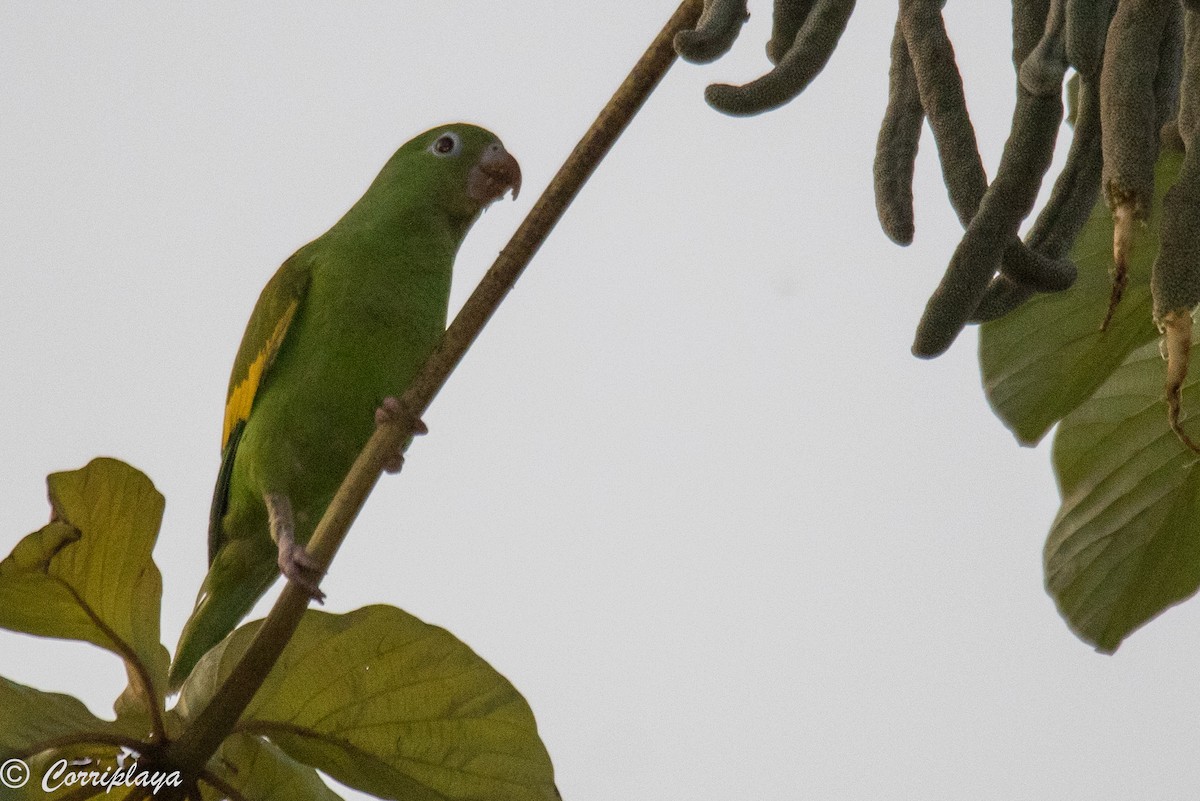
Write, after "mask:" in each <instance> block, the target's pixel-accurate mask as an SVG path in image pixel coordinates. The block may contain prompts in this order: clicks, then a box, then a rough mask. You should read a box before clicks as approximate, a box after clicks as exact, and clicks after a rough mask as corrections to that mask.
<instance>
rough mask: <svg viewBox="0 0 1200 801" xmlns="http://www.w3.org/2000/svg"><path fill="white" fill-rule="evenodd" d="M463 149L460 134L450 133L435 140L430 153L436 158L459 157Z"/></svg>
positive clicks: (430, 147)
mask: <svg viewBox="0 0 1200 801" xmlns="http://www.w3.org/2000/svg"><path fill="white" fill-rule="evenodd" d="M461 149H462V141H461V140H460V139H459V138H458V134H456V133H452V132H450V131H447V132H446V133H444V134H442V135H441V136H439V137H438V138H437V139H434V140H433V144H432V145H430V146H429V152H430V153H432V154H433V155H435V156H457V155H458V151H459V150H461Z"/></svg>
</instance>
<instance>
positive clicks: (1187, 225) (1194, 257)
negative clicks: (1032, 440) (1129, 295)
mask: <svg viewBox="0 0 1200 801" xmlns="http://www.w3.org/2000/svg"><path fill="white" fill-rule="evenodd" d="M1198 6H1200V4H1197V3H1189V4H1188V5H1187V10H1186V11H1185V23H1184V27H1185V30H1186V40H1185V44H1184V48H1183V50H1184V55H1183V76H1184V77H1183V81H1182V84H1181V89H1180V93H1179V117H1178V130H1179V135H1180V136H1181V138H1182V139H1183V145H1184V158H1183V166H1182V167H1181V168H1180V170H1179V177H1178V179H1176V181H1175V184H1174V185H1173V186H1172V187H1171V188H1170V189H1169V190H1167V194H1166V197H1165V198H1164V199H1163V211H1162V227H1161V230H1160V244H1159V249H1158V256H1157V257H1156V258H1155V260H1154V268H1153V272H1152V273H1151V277H1150V292H1151V295H1152V297H1153V299H1154V321H1155V322H1156V323H1157V324H1158V326H1159V329H1160V330H1161V331H1162V332H1163V344H1164V346H1165V347H1164V350H1165V351H1166V356H1167V377H1166V386H1165V389H1166V395H1167V421H1168V422H1169V423H1170V426H1171V429H1172V430H1173V431H1174V432H1175V434H1176V435H1177V436H1178V437H1179V439H1180V441H1182V442H1183V443H1184V444H1185V445H1186V446H1187V447H1189V448H1191V449H1192V450H1193V451H1198V452H1200V445H1197V443H1196V442H1195V441H1194V440H1193V439H1192V438H1191V437H1189V436H1188V435H1187V433H1186V432H1184V430H1183V425H1182V421H1181V419H1180V418H1181V410H1182V390H1183V385H1184V382H1185V381H1186V380H1187V376H1188V362H1189V356H1190V352H1191V344H1192V312H1193V310H1194V309H1195V308H1196V306H1197V304H1200V126H1198V125H1197V119H1198V118H1200V80H1198V79H1197V75H1196V73H1197V72H1198V71H1200V7H1198Z"/></svg>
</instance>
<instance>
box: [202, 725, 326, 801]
mask: <svg viewBox="0 0 1200 801" xmlns="http://www.w3.org/2000/svg"><path fill="white" fill-rule="evenodd" d="M211 764H212V765H213V770H214V771H215V772H216V774H217V778H218V779H220V780H221V781H222V782H224V783H225V784H226V785H228V786H230V787H233V788H235V789H236V790H237V792H238V793H239V794H240V795H241V796H242V797H243V798H245V799H246V801H341V796H339V795H338V794H337V793H335V792H333V790H330V789H329V786H328V785H326V784H325V782H323V781H321V777H320V776H318V775H317V772H316V771H315V770H313V769H312V768H311V767H309V766H308V765H305V764H303V763H300V762H297V761H296V760H294V759H292V758H291V757H289V756H288V755H287V754H285V753H283V752H282V751H280V750H279V749H278V748H277V747H276V746H275V745H273V744H271V743H269V742H267V741H266V740H263V739H262V738H261V737H254V736H252V735H249V734H235V735H233V736H232V737H229V738H228V739H226V740H225V742H224V743H222V744H221V750H220V751H219V752H218V753H217V758H216V759H215V760H213V761H212V763H211ZM200 790H201V792H202V793H203V796H204V800H205V801H222V799H224V798H225V797H226V796H225V794H224V793H222V792H221V791H219V790H218V789H217V788H216V787H214V786H212V785H211V784H208V783H205V782H203V781H202V782H201V786H200Z"/></svg>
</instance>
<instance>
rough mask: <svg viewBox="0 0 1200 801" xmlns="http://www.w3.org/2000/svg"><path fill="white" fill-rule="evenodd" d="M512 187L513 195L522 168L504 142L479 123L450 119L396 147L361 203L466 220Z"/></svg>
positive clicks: (519, 185)
mask: <svg viewBox="0 0 1200 801" xmlns="http://www.w3.org/2000/svg"><path fill="white" fill-rule="evenodd" d="M510 189H511V190H512V194H513V197H514V198H516V196H517V192H518V191H520V189H521V168H520V166H519V165H518V164H517V160H516V159H514V158H513V157H512V156H510V155H509V153H508V151H507V150H505V149H504V145H503V143H501V141H500V140H499V139H498V138H497V137H496V135H495V134H494V133H492V132H491V131H488V130H486V129H484V128H480V127H479V126H477V125H469V124H467V123H453V124H450V125H441V126H438V127H437V128H431V129H430V130H428V131H426V132H425V133H423V134H421V135H420V136H417V137H415V138H414V139H412V140H410V141H409V142H407V143H406V144H405V145H404V146H403V147H401V148H400V149H399V150H397V151H396V154H395V155H394V156H392V158H391V159H390V160H389V161H388V163H387V164H386V165H385V166H384V168H383V170H382V171H381V172H380V173H379V177H378V178H376V179H375V182H374V183H373V184H372V185H371V188H370V189H369V190H368V191H367V194H366V195H364V196H363V199H362V201H360V205H361V204H363V203H368V204H370V205H371V206H384V207H393V208H396V209H412V208H423V209H437V210H439V211H442V212H444V213H445V214H446V215H448V216H449V217H450V218H452V219H454V220H456V221H459V222H462V223H466V224H469V223H470V221H471V220H473V219H474V218H475V217H476V216H478V215H479V212H480V211H482V210H483V209H484V208H485V207H486V206H488V205H489V204H490V203H492V202H493V201H495V200H498V199H499V198H501V197H502V196H503V195H504V193H505V192H507V191H509V190H510ZM375 210H376V211H381V210H382V209H379V208H376V209H375Z"/></svg>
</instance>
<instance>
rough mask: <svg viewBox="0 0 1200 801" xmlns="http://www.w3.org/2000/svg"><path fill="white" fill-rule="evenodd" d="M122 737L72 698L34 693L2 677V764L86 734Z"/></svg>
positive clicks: (0, 751) (0, 726) (113, 727)
mask: <svg viewBox="0 0 1200 801" xmlns="http://www.w3.org/2000/svg"><path fill="white" fill-rule="evenodd" d="M89 733H90V734H95V735H96V736H97V737H106V738H107V737H111V736H113V735H115V734H119V733H120V732H119V730H118V728H117V726H116V725H115V724H114V723H112V722H111V721H107V720H101V719H100V718H98V717H96V716H95V715H93V714H92V713H91V712H89V711H88V708H87V707H86V706H84V705H83V702H82V701H80V700H79V699H77V698H74V697H72V696H70V695H62V694H60V693H48V692H43V691H42V690H35V689H34V688H32V687H26V686H25V685H23V684H17V683H16V682H15V681H9V680H8V679H6V678H4V677H2V676H0V761H3V760H7V759H10V758H12V757H14V756H27V755H32V754H36V753H38V752H40V751H43V750H45V749H46V748H47V744H48V743H53V742H54V741H56V740H61V738H64V737H77V736H79V735H83V734H89Z"/></svg>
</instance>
